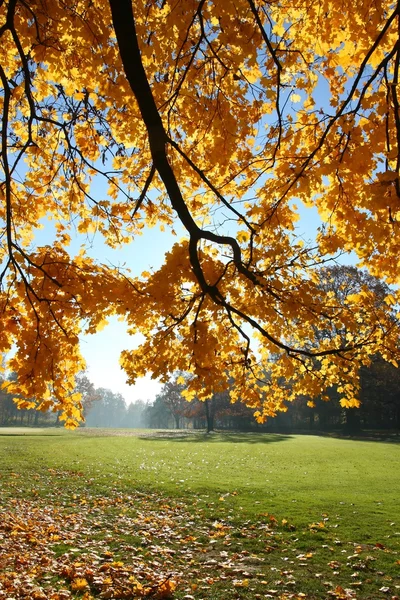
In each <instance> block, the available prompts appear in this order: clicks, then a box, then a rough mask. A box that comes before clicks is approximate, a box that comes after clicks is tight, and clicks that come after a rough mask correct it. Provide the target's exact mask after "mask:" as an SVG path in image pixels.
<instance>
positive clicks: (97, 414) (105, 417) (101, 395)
mask: <svg viewBox="0 0 400 600" xmlns="http://www.w3.org/2000/svg"><path fill="white" fill-rule="evenodd" d="M94 395H95V397H96V402H94V403H93V405H92V406H91V408H90V410H89V411H88V413H87V415H86V423H87V425H88V426H89V427H93V426H94V427H126V412H127V409H126V402H125V399H124V398H123V396H122V395H121V394H119V393H115V392H112V391H111V390H109V389H107V388H98V389H96V390H94Z"/></svg>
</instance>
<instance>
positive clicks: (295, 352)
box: [0, 0, 400, 426]
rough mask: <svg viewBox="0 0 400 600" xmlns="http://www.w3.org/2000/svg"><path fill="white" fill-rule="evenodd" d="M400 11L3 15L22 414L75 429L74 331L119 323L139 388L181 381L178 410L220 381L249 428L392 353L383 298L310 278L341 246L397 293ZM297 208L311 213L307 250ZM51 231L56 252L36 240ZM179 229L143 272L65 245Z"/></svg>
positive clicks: (4, 178) (5, 227)
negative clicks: (132, 344)
mask: <svg viewBox="0 0 400 600" xmlns="http://www.w3.org/2000/svg"><path fill="white" fill-rule="evenodd" d="M399 13H400V9H399V5H398V3H396V2H392V1H390V0H379V1H376V0H373V1H372V0H356V1H355V0H342V1H341V2H337V1H336V0H316V1H315V2H312V3H310V2H305V0H298V2H295V3H293V2H292V1H291V0H279V1H277V2H275V1H274V2H272V0H271V1H270V2H269V1H265V0H174V1H172V0H133V2H132V0H64V1H63V2H58V1H56V0H32V1H29V2H27V1H26V0H3V1H2V2H0V40H1V43H0V79H1V99H0V106H1V121H2V123H1V140H0V144H1V163H0V170H1V181H0V198H1V206H0V211H1V213H0V224H1V237H0V252H1V274H0V277H1V290H0V315H1V328H0V352H2V353H6V352H8V351H10V349H11V348H15V349H16V351H15V353H14V355H13V356H12V358H11V359H10V361H9V365H8V368H9V369H10V370H12V371H13V372H14V373H16V375H17V380H16V381H15V382H14V383H13V384H12V391H13V392H14V393H15V394H18V395H19V400H18V401H19V404H20V406H21V407H25V408H26V407H28V406H32V407H39V408H42V409H48V408H49V407H54V408H55V410H62V411H63V415H64V419H65V420H66V424H67V426H73V425H74V424H76V422H77V421H78V420H79V418H80V410H81V407H80V397H79V394H76V393H75V392H74V390H75V383H74V379H75V376H76V374H77V373H78V372H79V371H81V370H82V368H83V367H84V364H83V363H84V361H83V359H82V356H81V354H80V352H79V336H80V335H81V334H82V333H85V332H86V333H93V332H95V331H97V330H98V329H99V328H101V327H102V326H104V324H105V322H106V320H107V318H108V317H110V316H111V315H118V316H119V317H120V318H122V319H124V320H125V322H126V325H127V328H128V331H129V332H131V333H132V334H134V333H136V332H140V333H141V334H142V335H143V336H144V338H143V342H142V343H141V345H140V347H139V348H137V349H135V350H127V351H125V352H124V353H123V355H122V358H121V365H122V367H123V368H124V369H125V371H126V373H127V377H128V380H129V382H131V383H134V381H135V379H136V378H137V377H140V376H142V375H144V374H145V373H148V372H150V373H151V374H152V375H153V376H154V377H156V378H160V379H161V381H164V382H165V381H167V380H168V378H169V374H170V373H171V372H175V371H183V372H185V373H188V374H189V375H190V377H189V379H188V381H187V386H186V387H187V389H186V396H187V398H190V397H194V396H196V397H198V398H200V399H206V398H207V397H210V396H211V395H212V394H214V393H219V392H223V391H224V390H226V389H228V388H229V389H231V399H232V400H233V401H236V400H241V401H243V402H245V403H247V404H248V405H250V406H252V407H254V409H255V410H256V413H257V417H258V418H259V419H260V420H262V419H264V418H265V417H266V416H268V415H273V414H275V413H276V411H279V410H284V408H285V407H284V401H290V400H292V399H294V398H296V397H297V396H298V395H300V394H301V395H307V396H309V397H311V398H312V397H317V396H318V397H319V396H321V395H322V396H323V395H324V393H325V391H326V390H327V389H328V388H329V387H331V386H337V389H338V391H339V393H340V394H341V398H342V400H341V402H342V404H343V405H344V406H354V405H356V404H357V392H358V384H357V372H358V368H359V365H360V364H368V363H369V361H370V360H371V356H375V355H377V354H380V355H381V356H383V358H384V359H386V360H389V361H395V359H396V354H397V346H398V322H397V317H396V304H397V292H395V291H393V292H392V293H388V294H387V295H386V296H385V297H384V298H383V299H382V301H380V302H376V298H375V294H374V290H371V289H369V288H368V286H366V285H363V284H362V285H360V287H359V289H358V290H357V291H356V292H355V293H354V294H350V295H347V296H346V302H345V303H344V304H343V305H340V304H338V302H337V298H336V296H335V294H334V293H333V292H332V291H327V290H326V286H324V285H321V282H320V271H319V267H320V266H321V265H324V264H326V262H327V261H328V260H330V259H332V257H335V256H337V255H338V254H340V253H343V252H344V253H346V252H350V251H353V252H354V253H355V255H356V256H357V258H358V261H359V266H361V267H365V268H366V269H368V271H369V273H370V274H371V275H373V276H379V277H381V278H383V279H384V280H385V281H386V283H388V284H396V283H398V279H399V268H398V267H399V260H400V236H399V220H400V182H399V163H400V154H399V146H400V106H399V97H398V76H399V64H400V44H399V17H400V15H399ZM100 180H101V181H102V182H103V183H102V187H101V190H102V191H101V192H100V193H99V181H100ZM95 188H96V189H95ZM302 205H305V206H306V207H308V208H311V207H316V208H317V210H318V213H319V216H320V218H321V226H320V227H319V230H318V234H317V238H316V240H315V243H313V244H307V243H305V241H304V240H303V239H302V238H301V236H299V233H298V230H297V229H296V221H297V220H298V218H299V208H298V207H300V206H302ZM46 221H51V222H54V224H55V228H56V239H55V241H54V243H52V244H51V245H46V246H38V245H37V244H35V234H36V233H37V231H38V229H40V228H41V227H42V226H43V223H44V222H46ZM176 222H180V223H181V224H182V226H183V228H184V229H185V231H186V235H185V237H184V239H182V240H177V242H176V244H175V245H174V246H173V248H172V249H171V251H170V252H169V253H168V254H167V255H166V256H165V262H164V264H163V266H162V267H161V268H160V269H158V270H154V271H153V272H150V273H148V272H145V273H142V274H141V276H134V275H133V274H132V273H130V272H128V271H124V270H122V269H117V268H111V267H110V266H106V265H103V264H98V263H97V262H96V261H94V260H93V259H91V258H90V257H88V256H87V254H86V253H85V247H84V245H83V246H82V249H81V251H80V252H79V254H78V255H77V256H71V255H70V253H69V252H68V244H69V241H70V239H71V235H72V234H71V231H72V232H75V231H77V232H79V233H81V234H88V233H93V232H96V233H97V234H98V235H103V236H104V238H105V240H106V242H107V244H108V245H109V246H110V247H117V246H119V245H124V244H127V243H129V242H130V241H131V240H132V239H133V238H134V237H135V236H138V235H140V234H141V232H142V231H143V230H144V229H145V228H146V227H152V226H155V225H157V226H161V227H169V228H173V227H174V224H175V223H176ZM132 267H133V268H134V259H133V265H132ZM343 330H345V331H346V334H345V338H344V339H343V336H342V335H336V334H335V331H340V332H341V331H343ZM320 331H329V332H330V334H329V335H327V336H321V335H319V332H320ZM266 374H267V376H266ZM283 378H284V379H285V380H286V381H288V382H289V385H288V386H287V387H282V385H281V382H282V379H283Z"/></svg>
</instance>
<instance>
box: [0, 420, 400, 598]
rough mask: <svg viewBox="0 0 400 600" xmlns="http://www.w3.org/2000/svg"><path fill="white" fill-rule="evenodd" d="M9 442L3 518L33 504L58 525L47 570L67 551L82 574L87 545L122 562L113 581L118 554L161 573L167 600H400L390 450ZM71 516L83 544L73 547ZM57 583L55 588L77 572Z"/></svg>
mask: <svg viewBox="0 0 400 600" xmlns="http://www.w3.org/2000/svg"><path fill="white" fill-rule="evenodd" d="M1 431H2V430H0V433H1ZM3 432H4V433H6V434H10V433H13V432H12V431H10V430H3ZM17 433H18V434H19V435H0V465H1V467H0V473H1V479H0V486H1V488H0V490H1V497H2V502H3V510H4V511H6V512H7V511H8V512H7V514H9V513H11V512H12V510H17V511H18V510H20V511H21V510H33V511H34V510H35V507H41V509H42V508H43V507H47V508H48V509H49V508H50V509H53V512H54V514H56V515H57V518H59V522H60V523H63V522H64V521H65V519H67V520H66V521H65V522H66V529H65V527H64V528H62V527H61V525H60V526H59V527H60V532H59V533H58V534H57V536H58V537H59V538H60V539H49V540H48V544H50V547H51V550H52V551H53V552H54V553H55V555H54V556H55V557H56V560H57V561H58V562H57V563H54V565H55V566H56V567H57V569H58V568H59V564H60V561H61V562H62V561H63V560H64V561H68V560H70V561H72V559H74V556H75V555H74V553H72V554H71V550H70V549H71V546H72V547H73V549H74V552H75V554H79V555H80V556H81V558H82V556H83V558H82V560H83V562H84V564H85V565H86V566H85V568H86V569H87V568H89V567H88V566H87V561H88V560H89V558H88V556H89V557H90V555H91V553H92V554H93V553H95V549H96V547H97V548H98V549H99V551H101V550H104V548H106V550H104V551H105V552H109V553H111V556H112V559H113V560H114V559H118V561H119V562H122V563H123V564H124V567H122V566H120V567H113V568H114V570H115V569H116V570H117V571H118V569H120V570H121V569H123V568H125V569H128V571H129V569H133V566H132V564H133V563H134V561H133V563H132V556H134V557H135V560H136V561H139V560H140V561H141V563H140V564H141V567H140V568H141V569H142V571H143V573H142V579H143V581H145V580H146V577H147V580H149V578H150V580H151V578H152V577H153V581H154V577H156V574H157V572H158V573H160V574H161V575H160V577H161V578H162V577H168V575H170V574H171V573H172V574H173V577H174V579H176V580H177V581H178V588H177V590H176V592H175V595H176V597H177V598H183V597H185V595H189V596H191V595H192V596H193V597H194V598H196V599H200V598H210V599H213V600H214V599H215V600H217V599H221V600H222V599H224V600H225V599H229V598H257V597H260V598H264V597H281V598H301V597H307V598H329V597H336V598H341V597H342V598H351V597H355V598H370V599H378V598H387V597H391V596H392V597H396V596H397V595H400V587H399V585H400V584H399V583H398V580H397V581H396V577H398V574H399V564H400V553H399V550H400V548H399V543H400V506H399V504H400V503H399V499H400V478H399V470H398V469H399V464H400V445H399V444H396V443H383V442H372V441H371V442H369V441H353V440H340V439H333V438H327V437H317V436H292V435H287V436H285V435H273V434H213V435H209V436H207V435H204V434H200V433H194V434H191V435H189V436H187V435H182V436H181V435H177V434H175V433H171V432H170V433H169V434H161V435H160V434H153V435H152V434H151V433H150V434H149V433H148V432H146V434H145V435H143V434H144V432H136V434H135V435H130V432H129V431H126V432H123V431H119V432H109V431H108V432H107V431H106V430H99V431H96V430H91V431H89V430H79V431H77V432H74V433H67V432H64V431H60V430H40V431H38V432H34V433H33V435H30V433H31V432H30V431H29V430H18V432H17ZM110 433H111V435H110ZM117 433H118V435H117ZM21 502H22V503H28V505H27V506H28V508H27V506H25V509H24V504H21ZM13 503H14V504H13ZM13 507H14V509H13ZM15 507H17V508H15ZM35 514H36V513H33V515H34V516H35ZM146 515H147V516H146ZM0 516H1V515H0ZM74 519H75V520H76V522H78V523H79V524H80V525H79V531H80V534H79V535H81V532H82V531H84V530H86V531H87V532H88V533H87V534H86V537H85V536H83V537H80V538H79V540H78V538H77V537H76V535H77V534H76V535H75V533H74V532H73V531H74V530H73V526H72V525H71V523H73V522H74ZM146 519H148V521H147V522H146ZM56 520H57V519H56ZM32 522H33V521H32ZM57 523H58V521H57ZM57 527H58V526H57ZM71 527H72V530H71V531H72V533H71V532H70V530H69V528H71ZM61 529H64V530H65V531H67V533H68V535H70V536H71V537H70V542H69V541H68V535H64V534H63V533H62V531H61ZM57 531H58V529H57ZM166 531H167V533H165V532H166ZM110 532H111V533H110ZM46 535H47V534H46ZM82 535H83V534H82ZM57 536H56V537H57ZM107 536H111V537H107ZM64 538H66V539H64ZM78 542H79V544H78ZM27 543H28V545H29V540H28V542H27ZM77 544H78V546H79V545H80V547H78V548H77V547H76V545H77ZM152 547H153V550H151V548H152ZM127 548H128V550H127ZM221 553H222V554H221ZM155 556H156V557H157V556H158V560H156V559H155ZM160 557H161V558H160ZM75 558H76V557H75ZM106 558H107V557H106ZM107 560H111V558H109V559H107ZM85 561H86V562H85ZM118 561H117V562H118ZM154 561H155V562H156V563H157V562H158V563H159V565H158V566H157V565H155V568H153V567H154V565H153V567H152V563H153V562H154ZM131 563H132V564H131ZM54 565H53V567H54ZM127 565H130V566H129V568H128V567H127ZM56 567H54V568H56ZM79 568H83V567H79ZM110 568H111V567H110ZM149 568H152V572H151V573H150V572H148V573H147V574H146V573H145V570H146V569H149ZM64 570H65V569H64ZM128 571H127V572H126V573H128ZM46 573H47V574H46V575H45V576H47V577H50V575H49V573H48V572H46ZM62 573H63V571H62V569H61V575H60V574H59V581H60V582H61V583H62V581H63V577H64V586H65V581H67V583H68V582H69V585H72V584H73V582H74V580H76V578H77V577H78V576H79V574H80V572H79V570H78V571H76V570H75V571H73V572H72V574H71V572H69V574H68V573H67V570H65V573H67V575H65V573H64V575H62ZM129 573H131V576H133V574H134V572H133V571H129ZM135 573H136V571H135ZM117 575H118V573H117ZM126 576H128V575H126ZM74 578H75V579H74ZM89 579H90V578H89ZM111 579H112V578H111ZM88 581H89V583H90V584H91V593H92V594H93V595H94V596H95V597H96V596H97V595H99V594H100V591H101V589H102V590H103V595H104V589H103V588H100V587H99V586H97V587H96V585H94V584H93V585H92V583H91V581H90V580H88ZM94 581H97V580H96V579H94ZM118 581H119V583H115V582H114V583H115V586H117V587H116V588H115V589H120V588H121V585H122V584H121V580H118ZM71 582H72V583H71ZM61 583H60V584H61ZM0 584H1V579H0ZM42 585H43V583H42ZM99 585H100V584H99ZM110 585H111V584H110ZM118 585H119V586H120V587H119V588H118ZM0 589H1V588H0ZM115 593H117V592H115ZM118 593H119V592H118ZM120 593H121V594H122V592H121V591H120ZM127 593H128V592H127ZM137 593H138V594H139V591H138V592H137ZM143 593H144V592H143ZM152 593H153V592H152ZM154 593H155V592H154ZM159 593H160V594H161V592H159ZM79 594H80V592H79V593H78V592H76V593H75V595H76V597H78V596H79ZM299 594H300V595H299ZM301 594H304V595H305V596H301ZM335 594H336V595H335ZM9 595H10V596H11V595H12V594H9ZM0 597H1V595H0ZM109 597H121V598H122V597H132V595H131V596H123V595H120V596H118V595H116V596H109ZM133 597H135V596H133ZM153 597H155V596H154V594H153ZM55 598H56V597H55ZM56 600H58V599H56Z"/></svg>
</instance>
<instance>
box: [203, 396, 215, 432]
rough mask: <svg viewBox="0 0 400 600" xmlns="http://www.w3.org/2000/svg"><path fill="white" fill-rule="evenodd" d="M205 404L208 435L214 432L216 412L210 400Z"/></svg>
mask: <svg viewBox="0 0 400 600" xmlns="http://www.w3.org/2000/svg"><path fill="white" fill-rule="evenodd" d="M204 404H205V407H206V421H207V433H210V431H214V411H213V410H212V407H211V406H210V401H209V400H206V401H205V402H204Z"/></svg>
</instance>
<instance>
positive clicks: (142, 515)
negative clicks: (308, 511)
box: [0, 469, 398, 600]
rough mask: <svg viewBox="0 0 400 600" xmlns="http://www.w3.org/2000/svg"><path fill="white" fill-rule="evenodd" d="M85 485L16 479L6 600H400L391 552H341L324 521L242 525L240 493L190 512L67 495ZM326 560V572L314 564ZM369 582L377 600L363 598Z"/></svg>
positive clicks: (2, 578)
mask: <svg viewBox="0 0 400 600" xmlns="http://www.w3.org/2000/svg"><path fill="white" fill-rule="evenodd" d="M79 477H81V478H82V479H83V480H84V477H83V475H82V474H79V473H77V472H74V473H72V472H71V473H70V472H63V471H56V470H53V469H49V471H48V473H47V475H46V476H45V477H44V476H43V475H42V476H39V475H36V476H35V486H36V487H34V488H33V489H31V490H30V493H29V494H24V493H23V492H24V490H23V486H22V487H18V486H19V485H20V484H19V482H18V476H17V475H15V481H16V483H15V485H14V486H13V485H11V488H12V487H14V491H13V490H11V493H10V492H9V494H8V497H5V500H4V503H3V505H2V506H1V507H0V548H1V550H0V600H20V599H24V600H45V599H49V600H69V599H73V598H80V599H81V600H93V599H94V598H104V599H110V600H113V599H115V600H117V599H134V598H137V599H139V598H153V599H154V600H167V599H168V598H173V597H175V598H182V599H186V600H192V599H203V598H212V599H213V600H214V599H221V600H222V599H223V600H225V599H228V598H232V599H240V598H255V599H258V598H279V599H281V600H286V599H287V600H289V599H297V600H299V599H301V598H307V599H312V598H336V599H339V600H348V599H351V598H357V599H358V598H371V599H372V598H374V599H377V598H391V599H392V600H396V599H397V598H398V596H397V595H396V593H397V592H398V588H397V587H396V586H395V585H394V583H393V578H392V577H389V576H386V575H385V574H384V572H380V571H379V570H378V569H377V568H375V564H374V563H375V561H376V560H377V556H378V554H379V553H390V551H389V550H388V549H386V548H385V547H384V546H383V545H382V544H380V543H377V544H375V545H373V546H360V545H357V544H356V543H353V544H350V545H349V544H347V547H346V548H342V547H341V542H340V541H339V540H334V539H331V538H329V536H328V534H327V533H326V532H325V531H324V529H325V528H324V527H322V525H323V523H324V522H323V521H321V522H320V523H318V524H317V525H316V524H315V523H312V524H311V525H310V526H309V528H307V530H306V531H304V532H296V531H295V527H294V526H293V525H291V524H290V523H288V521H287V519H281V520H279V519H278V518H276V517H275V516H273V515H269V514H268V513H262V514H260V515H259V519H258V520H257V521H254V520H246V519H243V520H242V521H241V520H240V519H239V518H238V517H237V516H235V515H232V513H233V512H234V511H233V510H232V508H229V498H230V495H232V497H234V496H236V495H237V494H236V492H235V491H233V492H232V493H231V494H229V493H227V494H224V502H223V503H219V502H218V495H216V498H215V500H216V502H215V503H213V502H212V501H210V502H208V503H207V500H205V499H201V498H198V497H196V496H194V495H193V496H192V497H190V498H188V504H186V503H185V501H184V500H183V499H177V498H174V499H171V498H166V497H165V496H162V495H160V494H157V493H154V492H148V493H144V492H139V491H135V492H132V493H131V494H126V493H125V492H124V493H122V492H121V491H120V490H118V489H117V488H116V487H113V484H110V487H109V490H108V492H107V496H103V495H101V494H99V493H98V492H95V491H94V490H93V493H90V488H91V485H90V481H88V482H87V484H88V485H87V489H86V490H85V486H80V487H78V486H75V489H76V491H74V492H72V491H71V490H68V484H70V483H71V482H72V480H73V479H74V478H79ZM64 484H65V485H64ZM21 485H22V484H21ZM43 492H44V493H43ZM5 496H7V495H5ZM302 536H303V538H304V539H303V540H302V539H301V538H302ZM318 536H326V540H325V538H324V537H321V539H320V538H318ZM300 541H302V543H303V545H304V543H306V544H308V545H309V546H310V548H309V549H308V551H299V550H298V546H300V545H301V544H300V543H299V542H300ZM323 541H326V542H327V543H323ZM337 546H340V548H339V549H338V548H337ZM318 554H319V555H320V557H321V556H323V557H324V558H323V561H324V565H325V568H324V569H321V564H319V565H318V568H316V565H315V564H314V563H313V561H314V559H315V557H316V555H318ZM396 559H398V557H397V555H395V554H394V553H393V560H396ZM320 571H321V572H320ZM343 574H344V579H343ZM372 579H377V580H378V581H379V582H380V584H379V586H378V588H376V586H375V589H376V590H377V591H376V592H374V595H371V594H370V593H369V592H366V593H365V592H363V591H362V588H363V586H364V583H365V584H366V585H367V586H368V584H369V583H371V580H372ZM344 580H346V581H348V583H347V584H344V583H343V581H344ZM310 581H311V582H312V584H311V586H310Z"/></svg>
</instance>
